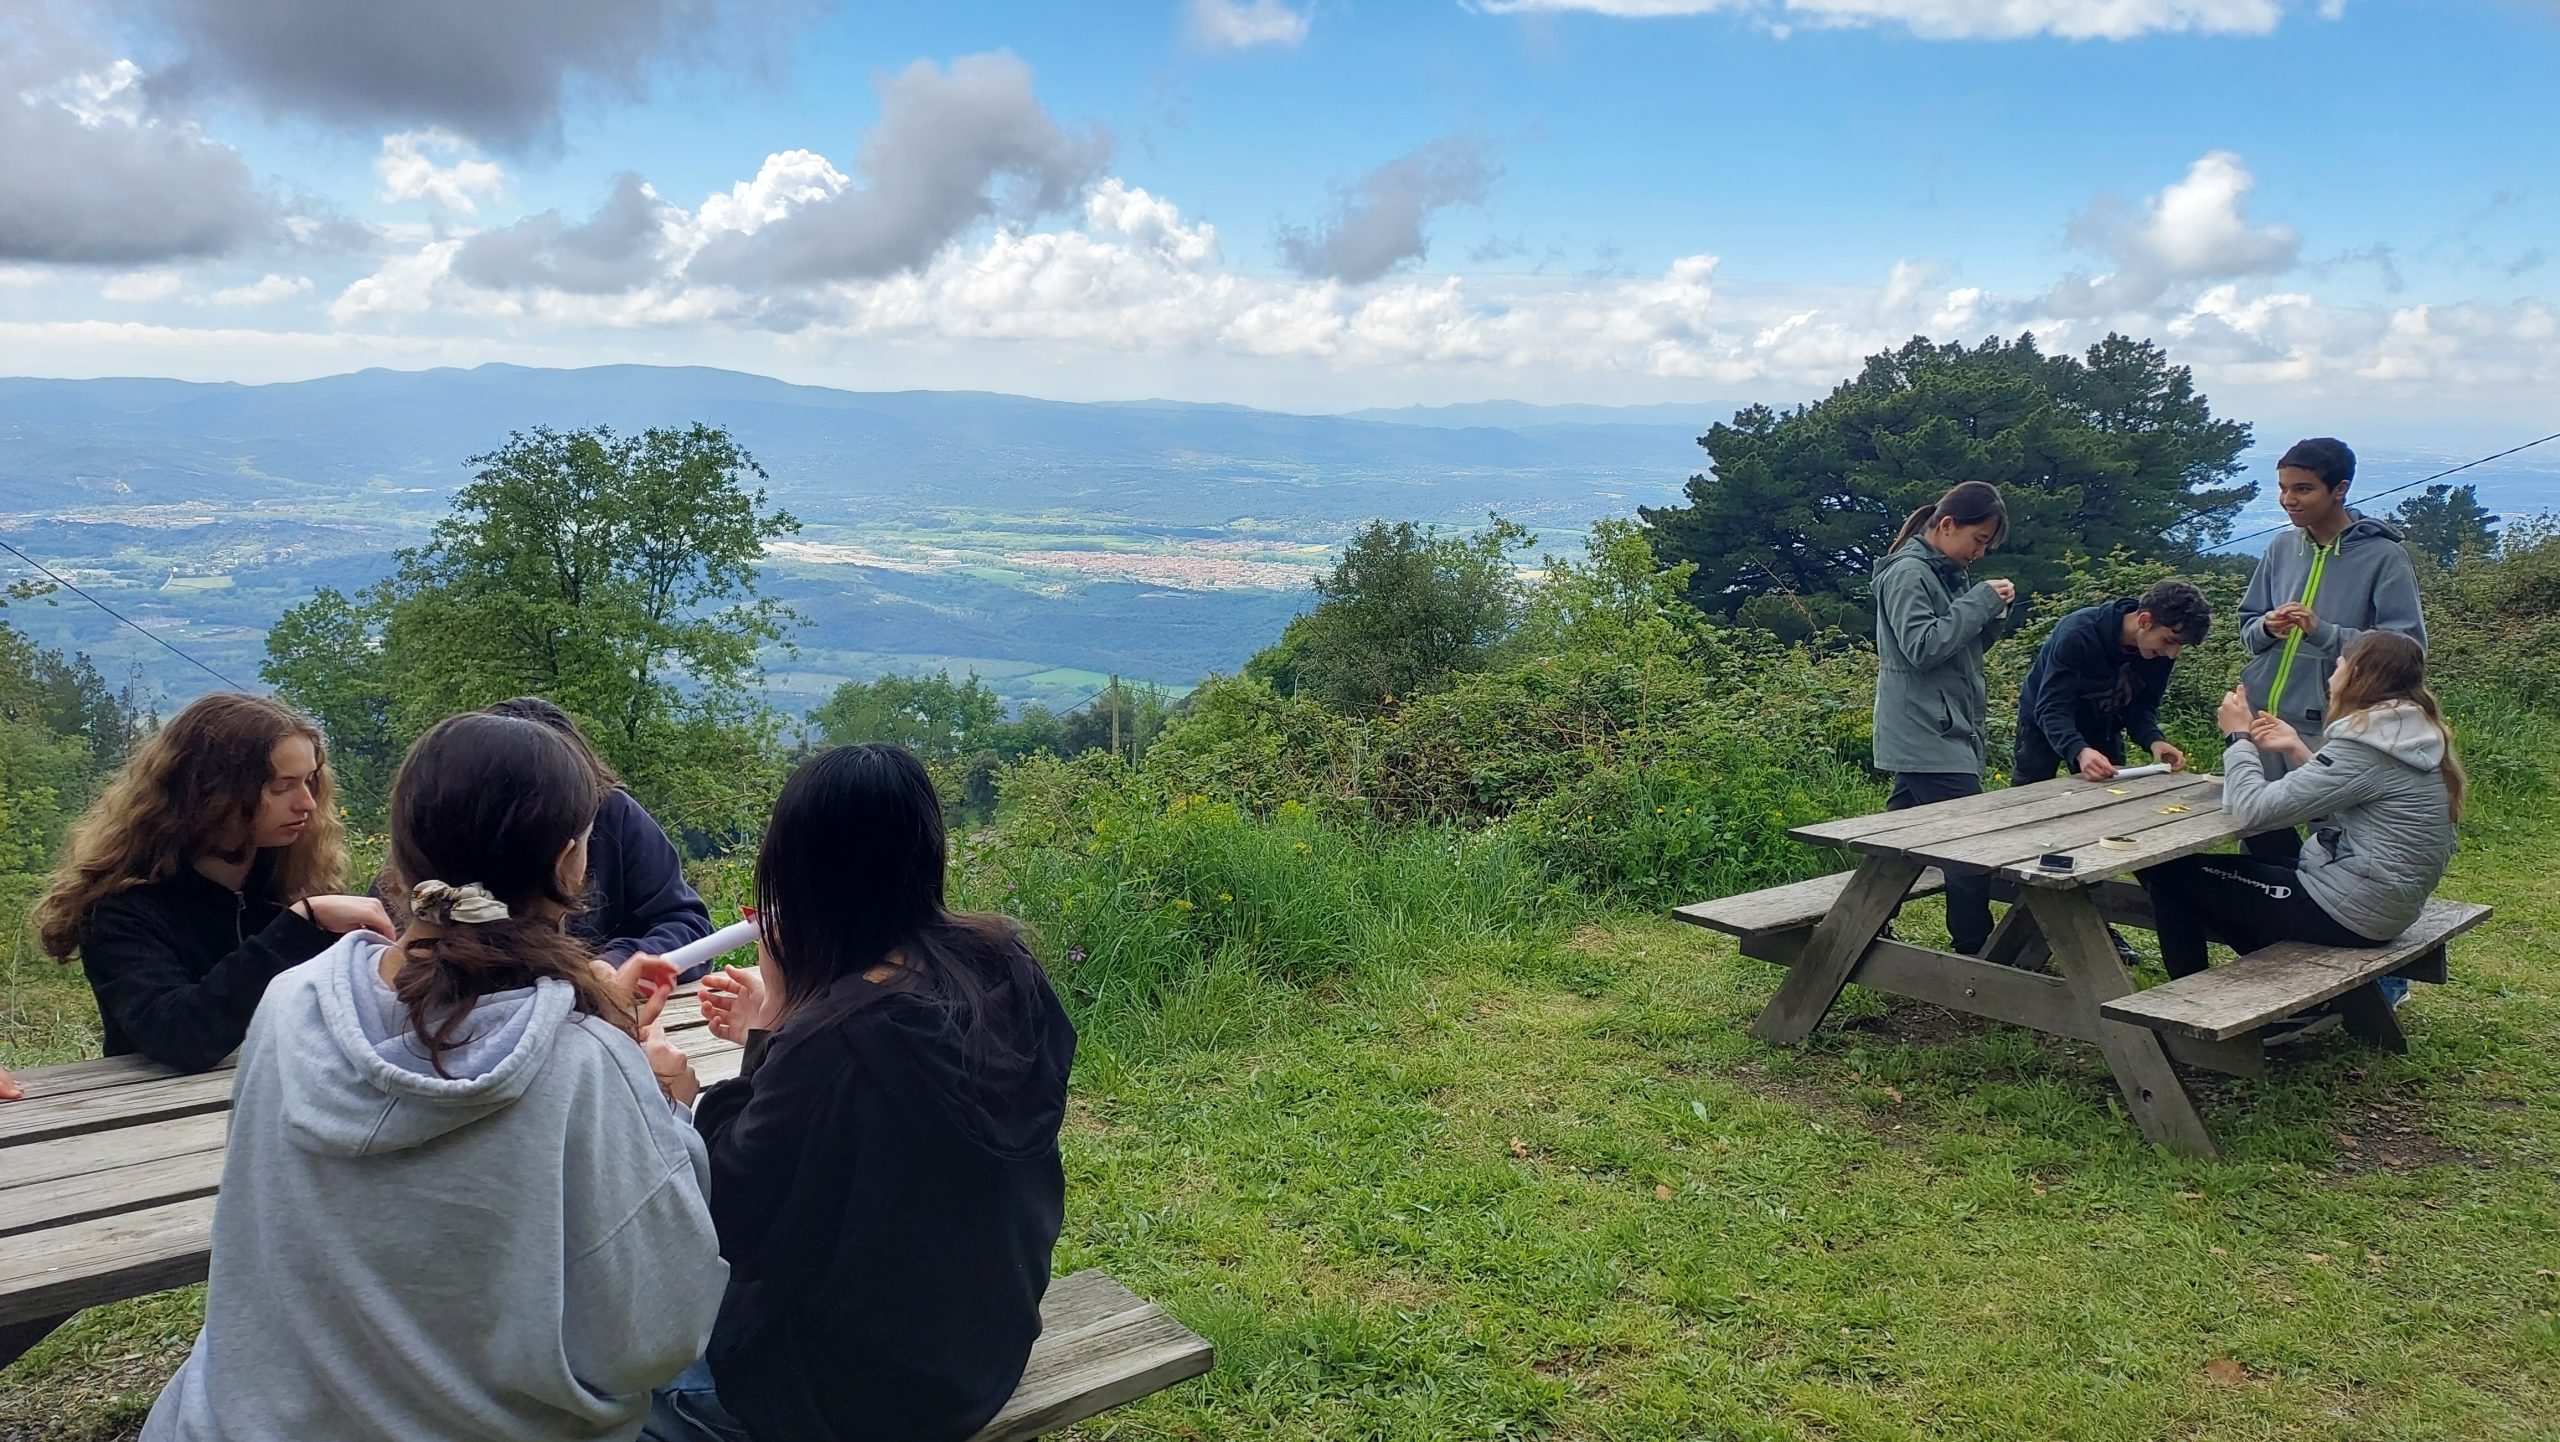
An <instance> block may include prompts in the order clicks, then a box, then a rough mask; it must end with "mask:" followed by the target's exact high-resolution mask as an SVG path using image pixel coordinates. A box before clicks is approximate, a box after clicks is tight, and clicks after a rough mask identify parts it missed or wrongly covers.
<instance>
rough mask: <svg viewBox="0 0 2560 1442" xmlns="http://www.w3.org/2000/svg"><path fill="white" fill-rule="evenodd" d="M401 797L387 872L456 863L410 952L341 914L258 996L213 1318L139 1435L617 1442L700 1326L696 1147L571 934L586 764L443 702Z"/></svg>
mask: <svg viewBox="0 0 2560 1442" xmlns="http://www.w3.org/2000/svg"><path fill="white" fill-rule="evenodd" d="M466 722H468V723H471V724H469V725H464V724H462V723H466ZM392 811H393V817H392V825H393V836H392V857H393V863H394V869H395V870H397V871H398V872H399V873H400V874H401V875H402V876H416V875H420V874H422V873H424V874H427V875H430V876H431V875H433V874H434V871H445V872H446V873H447V874H449V875H455V876H457V877H458V878H467V879H465V880H464V881H463V884H461V885H458V886H448V885H446V884H445V883H443V882H442V881H429V882H427V883H426V884H425V885H421V886H419V887H418V888H417V889H416V897H417V903H418V904H417V907H416V915H414V916H413V918H412V920H411V922H410V926H409V929H408V930H407V931H406V932H405V933H404V934H403V936H402V939H401V941H400V942H398V943H387V942H385V941H384V940H383V939H382V938H381V937H379V936H375V935H372V934H370V933H365V932H357V933H352V934H350V935H348V936H345V937H343V938H341V939H340V940H339V942H338V943H337V945H335V946H333V947H331V948H330V949H329V950H328V951H325V952H323V953H321V954H320V955H319V956H317V957H315V958H313V959H312V960H310V961H307V962H304V963H303V964H301V965H300V966H297V967H294V968H293V969H291V970H289V971H287V972H285V973H284V974H283V975H282V976H280V977H278V978H276V980H275V981H274V982H272V983H271V984H270V985H269V986H268V987H267V991H266V996H265V998H264V1000H263V1001H262V1002H261V1004H260V1005H259V1007H258V1011H257V1015H256V1018H255V1020H254V1021H253V1022H252V1023H251V1025H250V1028H249V1040H248V1042H247V1044H246V1045H245V1046H244V1047H243V1048H242V1049H241V1054H240V1065H239V1073H238V1077H237V1079H236V1080H235V1082H234V1084H233V1094H232V1107H231V1133H230V1139H229V1142H228V1144H227V1146H226V1148H225V1155H224V1158H223V1170H222V1194H221V1199H220V1201H219V1202H218V1203H217V1204H216V1205H215V1209H214V1221H213V1269H212V1286H211V1289H210V1292H209V1294H208V1296H207V1298H206V1305H205V1323H204V1331H203V1332H202V1334H201V1335H199V1336H198V1337H197V1339H196V1345H195V1350H194V1351H193V1352H192V1353H190V1354H189V1356H188V1358H187V1360H186V1362H185V1364H184V1365H182V1366H181V1367H180V1368H179V1369H178V1373H177V1375H176V1376H175V1377H173V1378H172V1379H171V1380H170V1382H169V1385H168V1388H167V1389H166V1390H165V1391H163V1392H162V1393H161V1394H160V1399H159V1401H158V1403H157V1404H156V1405H154V1406H153V1408H152V1409H151V1416H150V1419H149V1421H148V1422H146V1423H145V1424H144V1428H143V1433H142V1435H143V1437H144V1438H145V1439H146V1442H272V1439H284V1438H311V1439H328V1442H356V1439H366V1438H382V1439H386V1442H387V1439H397V1442H466V1439H469V1442H481V1439H487V1442H497V1439H510V1442H513V1439H524V1442H534V1439H558V1442H569V1439H579V1442H585V1439H625V1438H630V1437H632V1436H633V1435H635V1434H636V1433H637V1432H638V1431H639V1429H640V1424H641V1422H642V1421H643V1420H644V1419H645V1418H646V1416H647V1414H648V1409H649V1393H650V1389H651V1388H652V1387H655V1386H657V1385H658V1384H660V1383H662V1382H665V1381H667V1380H668V1379H669V1378H671V1377H673V1376H675V1375H676V1374H677V1373H678V1372H680V1371H682V1370H683V1369H684V1367H685V1365H686V1364H687V1363H690V1362H691V1361H692V1360H693V1359H694V1358H695V1357H697V1356H700V1355H701V1352H702V1347H703V1344H704V1342H705V1341H706V1340H707V1339H708V1338H709V1337H710V1335H711V1326H712V1322H713V1320H714V1318H715V1317H716V1316H717V1315H718V1312H719V1306H720V1297H721V1292H722V1289H723V1288H724V1287H725V1285H726V1284H727V1280H728V1267H727V1266H726V1265H725V1264H724V1263H723V1262H722V1261H721V1260H720V1252H719V1237H718V1234H717V1233H716V1231H715V1230H714V1229H713V1226H712V1221H711V1213H710V1210H709V1208H708V1207H707V1206H706V1204H705V1202H704V1199H703V1189H704V1187H705V1185H706V1183H707V1176H706V1174H707V1171H708V1164H707V1162H706V1160H705V1155H704V1152H703V1147H702V1142H701V1140H700V1138H699V1137H698V1136H696V1135H695V1133H694V1130H693V1128H692V1127H691V1126H689V1125H687V1124H686V1122H685V1120H684V1118H683V1117H682V1116H681V1115H680V1114H679V1113H678V1111H677V1110H676V1108H675V1107H674V1106H673V1105H672V1104H671V1103H670V1102H669V1101H668V1100H667V1098H666V1096H665V1095H664V1094H663V1093H662V1092H661V1090H660V1086H659V1083H658V1081H657V1078H656V1077H655V1075H654V1074H653V1073H652V1070H651V1064H650V1060H649V1058H648V1057H647V1056H646V1055H644V1053H643V1050H642V1047H641V1044H640V1043H639V1042H637V1041H635V1040H634V1039H633V1037H632V1035H631V1034H630V1032H628V1031H626V1030H624V1026H625V1025H626V1024H628V1022H627V1018H628V1015H629V1013H628V1011H627V998H619V997H617V996H615V995H613V994H612V992H611V989H610V988H609V987H608V986H607V984H606V983H605V982H604V980H603V978H602V977H600V976H597V975H595V974H594V973H593V972H592V970H591V968H593V967H594V966H595V965H596V963H595V962H594V961H593V959H592V957H591V955H589V954H588V953H586V952H585V950H584V949H583V948H582V947H580V946H578V945H577V944H576V943H575V942H573V941H571V940H570V939H569V938H568V937H566V936H565V935H563V934H562V932H561V926H560V918H561V916H562V915H563V914H564V913H565V910H566V908H567V907H569V906H572V905H575V904H576V901H577V898H578V895H579V893H580V891H581V890H582V889H583V876H582V875H581V874H580V873H582V872H583V869H584V864H585V828H586V826H587V825H588V823H589V822H590V820H591V819H592V818H593V817H594V815H595V794H594V788H593V785H592V783H591V782H590V781H589V779H588V777H587V775H586V773H585V770H584V767H583V765H582V763H580V762H579V761H578V760H577V759H576V757H575V756H573V755H572V754H571V753H570V752H569V751H568V748H567V747H566V744H565V743H563V742H561V741H560V739H559V738H558V737H556V736H552V735H551V734H550V733H549V732H547V731H545V730H544V729H543V728H541V727H540V726H539V725H537V724H535V723H533V722H530V721H523V720H516V719H511V718H503V717H489V716H479V717H456V718H453V719H452V720H448V721H446V722H444V723H442V724H441V725H439V726H437V727H436V728H434V729H432V730H430V731H429V732H428V733H427V735H426V736H425V737H423V738H421V739H420V741H419V742H418V745H417V747H416V748H415V749H413V750H412V751H411V753H410V757H409V760H408V762H407V763H406V764H405V765H404V766H403V767H402V770H401V776H400V780H399V782H398V783H397V784H395V786H394V789H393V799H392ZM421 812H425V813H428V814H427V815H425V816H423V817H422V816H421V815H420V813H421ZM437 812H442V813H446V814H444V815H443V816H442V817H441V818H439V817H438V816H437V815H435V814H434V813H437ZM421 833H424V837H423V844H422V839H421ZM438 833H442V834H441V836H439V835H438ZM475 835H476V836H477V838H478V839H477V840H474V839H472V838H473V837H474V836H475ZM474 851H479V852H482V853H484V854H482V855H478V856H474V855H471V854H470V853H472V852H474ZM430 868H432V870H431V869H430ZM535 871H538V872H539V873H540V878H539V879H528V876H529V873H531V872H535ZM484 882H485V884H483V883H484ZM509 982H516V983H518V984H512V985H510V984H508V983H509ZM395 983H396V984H395ZM475 989H476V994H475ZM614 1014H620V1015H621V1016H623V1017H624V1018H626V1021H624V1022H617V1021H616V1020H615V1019H613V1016H614ZM422 1021H423V1022H425V1023H426V1024H425V1025H424V1026H422V1025H421V1022H422Z"/></svg>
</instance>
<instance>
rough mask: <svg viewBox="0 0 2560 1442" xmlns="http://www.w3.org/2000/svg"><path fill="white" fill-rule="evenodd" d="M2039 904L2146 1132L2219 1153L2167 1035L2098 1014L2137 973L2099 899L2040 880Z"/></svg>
mask: <svg viewBox="0 0 2560 1442" xmlns="http://www.w3.org/2000/svg"><path fill="white" fill-rule="evenodd" d="M2027 905H2028V906H2030V907H2032V908H2034V910H2035V916H2036V923H2037V925H2039V926H2040V927H2042V928H2043V930H2044V934H2045V938H2046V939H2047V940H2048V941H2050V942H2051V943H2052V944H2053V958H2054V961H2055V962H2056V963H2057V964H2059V966H2060V967H2061V970H2062V976H2063V979H2064V980H2065V981H2068V982H2069V983H2070V984H2071V990H2072V993H2073V995H2074V996H2075V997H2076V998H2077V999H2078V1002H2079V1004H2080V1006H2082V1007H2083V1008H2085V1009H2086V1010H2087V1013H2088V1019H2089V1021H2090V1023H2091V1024H2092V1026H2093V1028H2094V1029H2095V1031H2096V1033H2097V1037H2098V1049H2099V1050H2100V1051H2102V1052H2104V1053H2105V1054H2106V1058H2107V1065H2108V1067H2109V1068H2111V1069H2112V1070H2113V1071H2114V1072H2115V1076H2116V1085H2117V1086H2118V1087H2119V1088H2121V1089H2122V1090H2123V1092H2124V1101H2125V1107H2126V1109H2127V1110H2129V1111H2131V1112H2132V1113H2133V1119H2134V1121H2135V1122H2136V1123H2138V1124H2139V1125H2140V1126H2141V1128H2142V1134H2143V1136H2145V1137H2147V1138H2149V1139H2150V1140H2151V1141H2152V1142H2153V1143H2154V1144H2156V1145H2159V1146H2163V1147H2166V1148H2168V1149H2169V1150H2170V1151H2173V1152H2176V1153H2178V1154H2179V1155H2181V1156H2190V1157H2208V1158H2210V1157H2213V1156H2216V1155H2218V1153H2217V1151H2216V1150H2215V1148H2214V1145H2213V1133H2212V1132H2210V1131H2207V1130H2206V1129H2205V1124H2204V1118H2203V1117H2201V1116H2199V1115H2197V1114H2196V1104H2195V1102H2194V1101H2193V1100H2192V1099H2191V1098H2189V1097H2188V1095H2187V1088H2186V1084H2185V1083H2183V1082H2181V1081H2179V1080H2178V1073H2177V1071H2176V1070H2175V1069H2174V1068H2172V1067H2171V1066H2170V1065H2169V1054H2168V1053H2167V1052H2166V1051H2163V1050H2162V1049H2161V1046H2160V1036H2159V1034H2158V1033H2157V1032H2154V1031H2152V1030H2151V1029H2150V1028H2149V1027H2142V1026H2133V1025H2131V1024H2129V1023H2126V1022H2120V1021H2109V1020H2107V1019H2106V1018H2105V1017H2103V1016H2100V1015H2099V1014H2098V1008H2099V1007H2101V1006H2103V1005H2105V1004H2106V1003H2108V1002H2110V1001H2113V1000H2115V999H2116V998H2117V997H2120V996H2124V995H2127V994H2128V993H2130V992H2131V991H2132V990H2133V989H2134V988H2133V977H2132V976H2131V975H2130V974H2129V973H2127V972H2126V971H2125V969H2124V962H2123V961H2122V960H2121V959H2120V958H2118V957H2117V955H2116V948H2115V942H2114V941H2113V940H2112V939H2111V938H2109V937H2108V935H2107V921H2106V918H2105V917H2104V916H2101V915H2100V914H2099V913H2098V907H2097V903H2096V902H2094V901H2092V900H2091V899H2090V898H2089V897H2088V896H2086V895H2084V894H2083V893H2081V892H2079V891H2076V890H2074V891H2057V890H2052V889H2048V888H2042V887H2039V888H2035V889H2034V890H2032V891H2031V892H2030V893H2029V895H2028V898H2027Z"/></svg>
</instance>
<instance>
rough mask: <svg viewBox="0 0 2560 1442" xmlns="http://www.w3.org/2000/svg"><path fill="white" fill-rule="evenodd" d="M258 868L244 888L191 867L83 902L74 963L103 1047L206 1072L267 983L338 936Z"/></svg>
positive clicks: (232, 1042)
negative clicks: (278, 893) (273, 889)
mask: <svg viewBox="0 0 2560 1442" xmlns="http://www.w3.org/2000/svg"><path fill="white" fill-rule="evenodd" d="M264 866H265V863H264V862H260V863H259V864H258V866H257V867H256V868H253V869H252V870H251V872H250V875H249V879H248V882H247V884H246V887H245V889H244V890H241V891H233V890H231V889H230V888H229V887H227V886H224V885H223V884H221V883H220V882H218V881H214V880H211V879H209V878H207V877H206V876H205V875H204V874H203V873H202V872H199V871H197V870H195V869H194V868H193V867H189V868H188V869H187V870H185V871H181V872H179V873H178V874H177V875H175V876H173V877H170V878H169V879H168V880H166V881H153V882H146V883H144V884H143V885H140V886H136V887H132V888H129V889H127V890H124V891H119V892H117V893H116V894H115V895H113V896H110V897H108V898H107V899H105V900H104V901H101V902H99V903H98V904H97V905H96V906H93V907H91V908H90V909H89V916H88V919H87V921H86V922H84V923H83V924H82V926H81V928H80V967H81V969H82V970H83V971H85V972H87V973H88V974H89V989H90V990H91V991H94V992H96V993H97V994H98V1018H99V1020H100V1021H101V1022H102V1023H104V1025H105V1031H106V1054H107V1055H109V1056H123V1055H126V1054H127V1053H130V1052H140V1053H142V1054H143V1055H144V1056H147V1057H149V1058H151V1059H152V1060H153V1061H157V1062H165V1063H167V1064H168V1065H170V1066H173V1067H176V1068H177V1069H179V1070H180V1071H203V1070H205V1069H206V1068H208V1067H211V1066H213V1065H215V1064H216V1063H218V1062H220V1061H221V1060H222V1059H223V1058H224V1057H227V1056H229V1055H231V1053H232V1052H234V1051H237V1050H238V1049H239V1047H240V1043H241V1042H243V1041H245V1040H247V1039H248V1036H249V1018H250V1017H251V1016H253V1015H255V1014H256V1013H257V1010H258V998H259V997H261V996H263V995H265V994H266V990H267V983H268V981H270V980H272V979H273V978H274V977H275V976H276V975H277V974H279V973H281V972H283V971H284V970H285V969H286V968H288V967H293V966H298V965H300V964H301V963H303V962H306V961H309V960H310V959H311V958H313V957H315V956H318V955H319V954H320V953H322V952H324V951H327V950H328V949H329V948H330V947H331V946H333V945H335V944H336V942H337V940H338V937H337V933H335V932H333V931H330V930H328V929H327V928H325V927H321V926H315V925H313V924H312V923H310V922H308V921H305V920H303V919H302V918H301V917H300V916H297V915H295V914H294V913H293V912H292V911H290V910H288V909H287V908H285V907H284V906H281V905H279V904H277V903H276V902H275V901H273V900H271V899H269V898H268V896H267V892H266V884H265V882H266V878H265V873H264Z"/></svg>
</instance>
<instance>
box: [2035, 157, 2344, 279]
mask: <svg viewBox="0 0 2560 1442" xmlns="http://www.w3.org/2000/svg"><path fill="white" fill-rule="evenodd" d="M2257 184H2258V182H2257V178H2256V177H2255V176H2253V175H2251V174H2250V173H2249V168H2248V167H2247V166H2246V165H2245V164H2243V163H2242V162H2241V159H2240V157H2239V156H2237V155H2234V154H2232V153H2231V152H2230V151H2227V150H2216V151H2213V152H2211V153H2209V154H2207V155H2205V156H2204V157H2202V158H2201V159H2199V160H2197V161H2196V163H2195V164H2193V165H2191V166H2189V167H2188V168H2187V173H2186V176H2185V177H2184V178H2183V179H2180V180H2178V181H2177V182H2175V183H2173V184H2171V185H2168V186H2166V187H2164V188H2163V189H2161V190H2160V192H2159V193H2158V194H2156V195H2153V196H2152V197H2151V198H2150V199H2149V200H2147V201H2145V202H2144V203H2143V205H2142V207H2141V209H2140V210H2139V212H2136V211H2132V210H2128V209H2127V208H2126V207H2125V206H2124V205H2123V204H2122V203H2121V202H2120V201H2118V200H2116V199H2115V198H2114V197H2113V196H2101V197H2100V198H2099V199H2098V201H2097V203H2096V204H2094V205H2092V206H2090V208H2089V209H2087V210H2085V211H2082V212H2081V213H2080V214H2079V215H2077V216H2075V217H2073V218H2072V221H2071V227H2070V232H2069V233H2070V238H2071V243H2072V244H2073V245H2074V246H2075V247H2077V248H2079V249H2081V250H2085V251H2089V252H2091V253H2094V254H2097V255H2100V256H2104V257H2105V258H2106V259H2108V260H2109V261H2111V262H2113V264H2114V267H2115V268H2114V269H2113V270H2110V271H2107V272H2105V273H2103V274H2100V275H2096V276H2090V275H2085V274H2083V275H2073V276H2069V277H2066V278H2065V279H2064V280H2063V281H2062V283H2061V284H2059V285H2057V286H2056V287H2055V288H2054V290H2053V293H2052V294H2051V295H2050V296H2049V297H2048V298H2047V304H2048V305H2049V306H2050V307H2051V308H2052V309H2053V311H2054V312H2055V313H2057V314H2062V315H2084V316H2090V315H2103V314H2106V313H2107V312H2109V311H2112V310H2123V309H2127V308H2133V307H2141V306H2147V305H2150V304H2152V303H2153V302H2155V301H2157V300H2159V299H2160V298H2161V296H2163V295H2164V294H2166V293H2167V292H2168V291H2169V290H2170V289H2171V288H2172V287H2173V286H2174V285H2176V284H2178V283H2180V282H2193V281H2211V280H2224V279H2229V278H2233V277H2238V276H2255V275H2274V274H2278V273H2280V272H2282V271H2286V270H2290V269H2292V268H2293V266H2294V263H2295V262H2296V261H2297V260H2299V259H2300V257H2301V253H2302V237H2300V236H2299V235H2297V234H2295V233H2294V231H2293V228H2292V227H2291V226H2286V225H2266V226H2260V225H2253V224H2251V223H2250V221H2249V219H2248V217H2247V216H2246V215H2245V214H2244V213H2243V212H2244V211H2245V210H2246V208H2247V203H2248V199H2249V193H2250V192H2251V191H2252V190H2255V189H2256V188H2257Z"/></svg>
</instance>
